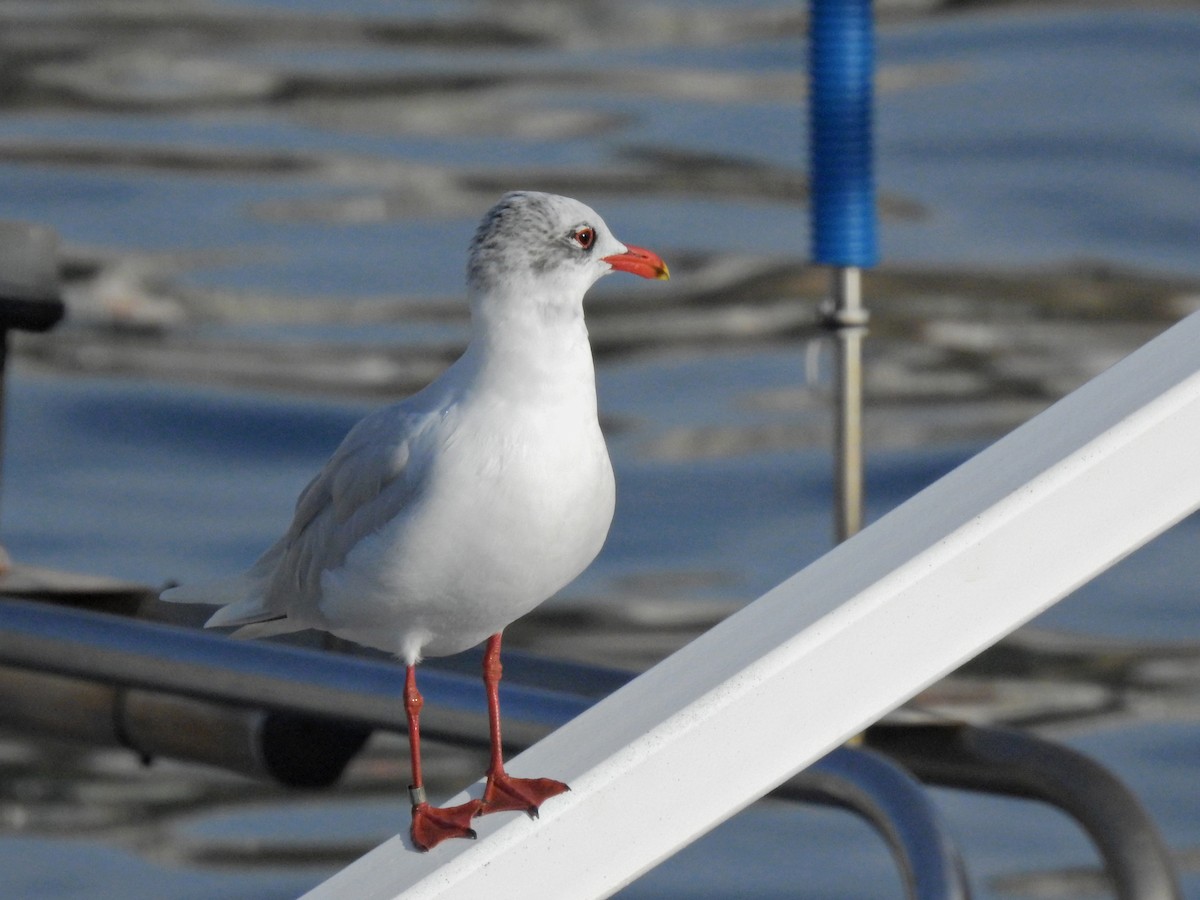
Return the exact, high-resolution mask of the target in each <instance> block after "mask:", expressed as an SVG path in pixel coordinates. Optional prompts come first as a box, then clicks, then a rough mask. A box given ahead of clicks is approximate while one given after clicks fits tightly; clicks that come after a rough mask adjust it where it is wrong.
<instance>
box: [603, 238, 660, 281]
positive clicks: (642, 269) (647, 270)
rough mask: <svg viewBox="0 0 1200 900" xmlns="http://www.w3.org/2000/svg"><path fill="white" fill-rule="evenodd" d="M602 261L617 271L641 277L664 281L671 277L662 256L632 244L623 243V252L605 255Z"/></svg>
mask: <svg viewBox="0 0 1200 900" xmlns="http://www.w3.org/2000/svg"><path fill="white" fill-rule="evenodd" d="M604 261H605V262H606V263H608V264H609V265H610V266H612V267H613V268H614V269H616V270H617V271H618V272H630V273H632V274H634V275H640V276H642V277H643V278H657V279H659V280H660V281H666V280H667V279H668V278H670V277H671V273H670V272H668V271H667V264H666V263H665V262H663V261H662V257H660V256H659V255H658V254H657V253H652V252H651V251H649V250H645V249H643V248H641V247H634V246H633V245H632V244H626V245H625V252H624V253H616V254H614V255H612V256H606V257H604Z"/></svg>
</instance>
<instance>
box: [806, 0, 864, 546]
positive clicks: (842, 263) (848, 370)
mask: <svg viewBox="0 0 1200 900" xmlns="http://www.w3.org/2000/svg"><path fill="white" fill-rule="evenodd" d="M810 11H811V23H810V28H811V34H810V49H809V86H810V101H809V110H810V122H809V125H810V129H809V130H810V141H811V159H810V174H811V181H812V240H813V261H814V262H817V263H820V264H822V265H827V266H831V267H832V271H833V280H832V297H831V300H830V302H829V303H828V304H827V306H826V308H825V320H826V324H827V325H828V326H829V327H830V328H831V329H832V330H833V331H834V333H835V334H836V338H837V339H836V346H837V358H838V366H837V394H838V398H837V400H838V412H837V450H836V469H837V472H836V488H837V504H836V506H837V509H836V531H837V538H838V540H845V539H846V538H848V537H850V536H851V535H852V534H854V533H855V532H857V531H858V530H859V528H860V527H861V525H862V507H863V474H862V472H863V462H862V339H863V337H864V335H865V334H866V325H867V311H866V309H865V308H864V307H863V305H862V289H861V285H862V281H861V272H862V269H863V268H866V267H869V266H873V265H875V263H876V261H877V259H878V247H877V244H876V234H875V230H876V229H875V180H874V173H873V171H872V163H873V154H872V148H871V111H872V105H873V91H872V81H873V77H874V69H875V51H874V30H873V22H872V16H871V13H872V8H871V0H811V2H810Z"/></svg>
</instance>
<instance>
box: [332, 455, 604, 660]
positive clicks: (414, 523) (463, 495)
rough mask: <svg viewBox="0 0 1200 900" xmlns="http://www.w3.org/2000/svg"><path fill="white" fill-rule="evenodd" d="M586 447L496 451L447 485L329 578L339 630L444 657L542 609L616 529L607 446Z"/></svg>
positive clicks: (408, 652)
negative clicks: (538, 453) (537, 453)
mask: <svg viewBox="0 0 1200 900" xmlns="http://www.w3.org/2000/svg"><path fill="white" fill-rule="evenodd" d="M539 446H544V444H542V445H539ZM565 449H566V450H570V449H571V448H565ZM576 449H578V448H576ZM584 449H585V452H582V453H576V455H575V456H574V457H572V458H571V459H569V460H567V459H565V457H563V456H555V457H552V458H549V459H547V458H535V457H533V456H528V455H525V456H522V455H514V456H509V457H505V456H504V455H503V454H497V455H496V456H495V457H494V458H492V459H489V462H488V464H487V465H483V466H470V467H461V469H460V470H459V471H456V472H453V478H450V477H447V478H443V479H440V480H439V482H438V483H439V485H440V486H441V489H439V488H434V489H433V490H432V491H430V493H429V494H427V495H426V496H423V497H421V498H420V499H419V500H417V502H416V503H415V504H414V506H413V509H412V511H411V512H412V514H411V515H408V516H405V517H403V518H401V519H397V520H394V521H393V522H391V523H389V524H388V525H387V526H386V527H385V528H383V529H381V530H380V531H379V532H377V533H376V534H374V535H372V536H370V537H369V538H367V539H365V540H363V541H362V542H360V544H359V545H358V546H357V547H355V549H354V550H353V551H352V552H351V553H350V554H349V556H348V557H347V558H346V561H345V563H344V565H343V566H342V567H341V568H340V569H339V570H338V571H337V572H333V573H328V575H327V577H326V579H325V583H324V584H323V591H322V593H323V594H324V595H325V600H324V602H323V603H322V606H323V607H325V608H326V610H327V613H328V617H329V618H330V619H331V622H330V626H331V627H330V630H332V631H334V633H338V634H342V636H344V637H348V638H350V639H351V640H355V641H358V642H360V643H366V644H368V645H371V646H376V647H381V648H382V649H386V650H389V651H390V652H395V653H398V654H399V655H401V656H404V657H408V658H412V657H414V656H418V655H420V656H441V655H447V654H450V653H457V652H459V651H461V650H465V649H467V648H468V647H471V646H474V645H475V644H478V643H479V642H480V641H482V640H483V639H485V638H486V637H488V636H489V635H491V634H495V633H496V632H498V631H500V630H501V629H503V628H504V627H505V626H506V625H508V624H509V623H510V622H512V621H513V620H514V619H516V618H518V617H519V616H521V615H524V614H525V613H527V612H529V611H530V610H531V609H533V608H534V607H535V606H537V605H538V604H540V603H542V602H543V601H544V600H546V599H547V598H549V597H550V596H551V595H553V594H554V593H555V592H556V591H558V590H559V589H561V588H562V587H564V586H565V585H566V584H568V583H569V582H570V581H572V580H573V579H574V578H575V577H576V576H577V575H578V574H579V573H580V572H582V571H583V570H584V569H585V568H586V567H587V566H588V564H589V563H591V561H592V560H593V559H594V558H595V556H596V554H597V553H599V551H600V548H601V547H602V546H603V543H604V539H605V537H606V536H607V534H608V528H609V524H610V523H611V521H612V514H613V508H614V499H615V490H614V483H613V477H612V468H611V465H610V464H609V461H608V455H607V452H606V451H605V449H604V445H603V442H602V440H601V441H600V442H599V444H598V449H597V448H596V446H595V445H594V444H592V445H588V446H587V447H586V448H584ZM333 619H344V620H345V621H344V622H342V623H341V625H340V627H338V625H339V623H337V622H334V621H332V620H333ZM364 638H366V639H364ZM418 645H419V646H418ZM414 647H415V648H416V649H414Z"/></svg>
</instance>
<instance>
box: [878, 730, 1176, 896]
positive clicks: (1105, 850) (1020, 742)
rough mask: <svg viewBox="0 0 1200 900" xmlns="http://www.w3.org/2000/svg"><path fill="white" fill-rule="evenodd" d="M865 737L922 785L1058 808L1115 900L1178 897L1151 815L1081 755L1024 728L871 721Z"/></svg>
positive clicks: (1105, 771)
mask: <svg viewBox="0 0 1200 900" xmlns="http://www.w3.org/2000/svg"><path fill="white" fill-rule="evenodd" d="M865 739H866V743H867V745H868V746H870V747H872V748H873V749H876V750H879V751H881V752H883V753H886V754H887V755H889V756H891V757H892V758H894V759H896V760H898V761H899V762H900V764H901V765H903V766H904V767H905V768H907V769H909V770H910V771H911V772H912V773H913V774H914V775H916V776H917V777H918V778H920V779H921V780H922V781H924V782H927V783H929V784H936V785H941V786H943V787H953V788H963V789H966V790H972V791H987V792H988V793H993V794H1008V795H1010V796H1013V797H1023V798H1025V799H1029V800H1040V801H1042V802H1044V803H1049V804H1051V805H1052V806H1055V807H1057V808H1059V809H1061V810H1062V811H1063V812H1065V813H1067V815H1069V816H1071V817H1072V818H1073V819H1075V821H1076V822H1078V823H1079V825H1080V826H1081V827H1082V828H1083V830H1084V831H1085V832H1087V834H1088V836H1089V837H1090V838H1091V839H1092V842H1093V843H1094V844H1095V845H1096V849H1097V850H1099V852H1100V855H1101V857H1102V858H1103V860H1104V864H1105V868H1106V869H1107V871H1108V874H1109V876H1110V877H1111V878H1112V881H1113V885H1114V887H1115V889H1116V892H1117V897H1118V898H1121V900H1145V898H1147V897H1155V898H1163V900H1171V898H1179V897H1181V896H1182V894H1181V892H1180V887H1179V880H1178V877H1177V875H1176V873H1175V867H1174V864H1173V863H1172V861H1171V856H1170V852H1169V851H1168V849H1167V847H1166V845H1165V844H1164V842H1163V839H1162V836H1161V835H1160V834H1159V831H1158V828H1157V827H1155V825H1154V822H1153V821H1152V820H1151V818H1150V816H1149V815H1148V814H1147V813H1146V811H1145V809H1144V808H1143V807H1142V805H1141V804H1140V803H1139V802H1138V800H1137V798H1136V797H1135V796H1134V795H1133V793H1132V792H1131V791H1130V790H1129V789H1128V788H1127V787H1125V785H1124V784H1123V783H1122V782H1121V781H1120V779H1118V778H1117V777H1116V776H1115V775H1114V774H1113V773H1112V772H1110V771H1109V770H1108V769H1106V768H1104V767H1103V766H1102V765H1100V764H1099V763H1098V762H1096V761H1095V760H1093V759H1090V758H1089V757H1087V756H1084V755H1083V754H1082V753H1079V752H1077V751H1075V750H1072V749H1070V748H1068V747H1063V746H1061V745H1059V744H1055V743H1052V742H1050V741H1047V740H1044V739H1042V738H1038V737H1034V736H1033V735H1030V734H1027V733H1024V732H1018V731H1011V730H1006V729H998V728H979V727H975V726H970V725H959V724H955V725H875V726H873V727H871V728H870V729H868V730H867V732H866V735H865Z"/></svg>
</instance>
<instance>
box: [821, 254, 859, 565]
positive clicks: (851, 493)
mask: <svg viewBox="0 0 1200 900" xmlns="http://www.w3.org/2000/svg"><path fill="white" fill-rule="evenodd" d="M832 297H833V299H832V304H831V306H832V308H831V309H830V310H829V312H828V314H827V317H826V321H827V323H828V325H829V327H831V328H832V329H833V330H834V352H835V359H836V366H835V368H836V372H835V379H836V405H837V410H836V412H835V420H834V434H835V449H834V507H835V508H834V528H835V536H836V537H837V540H838V541H839V542H841V541H844V540H846V539H847V538H849V537H851V536H853V535H855V534H857V533H858V531H859V530H860V529H861V528H862V524H863V371H862V342H863V338H864V337H866V333H867V328H866V326H867V311H866V310H865V309H864V308H863V306H862V271H861V270H860V269H859V268H858V267H857V266H845V267H839V268H836V269H834V271H833V284H832Z"/></svg>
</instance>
